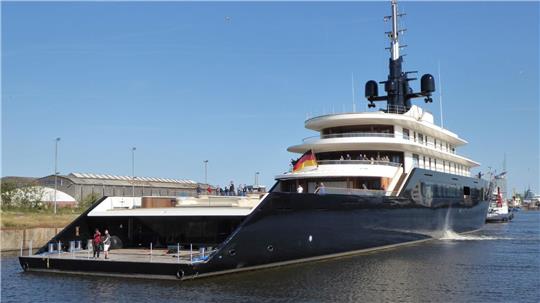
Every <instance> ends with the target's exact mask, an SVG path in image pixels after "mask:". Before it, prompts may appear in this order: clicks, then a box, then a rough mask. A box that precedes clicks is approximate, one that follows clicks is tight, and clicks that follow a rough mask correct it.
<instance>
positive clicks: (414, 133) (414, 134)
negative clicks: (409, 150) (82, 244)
mask: <svg viewBox="0 0 540 303" xmlns="http://www.w3.org/2000/svg"><path fill="white" fill-rule="evenodd" d="M413 136H414V142H416V132H413Z"/></svg>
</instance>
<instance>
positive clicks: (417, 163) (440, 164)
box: [413, 154, 470, 175]
mask: <svg viewBox="0 0 540 303" xmlns="http://www.w3.org/2000/svg"><path fill="white" fill-rule="evenodd" d="M413 166H414V167H419V168H424V169H431V170H434V171H442V172H446V173H452V174H457V175H469V174H470V168H469V167H467V166H465V165H461V164H457V163H454V162H451V161H446V160H440V159H436V158H431V157H426V156H419V155H417V154H413Z"/></svg>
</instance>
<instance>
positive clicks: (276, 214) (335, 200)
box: [20, 170, 489, 279]
mask: <svg viewBox="0 0 540 303" xmlns="http://www.w3.org/2000/svg"><path fill="white" fill-rule="evenodd" d="M422 173H423V171H422V170H417V171H416V174H415V175H411V178H410V179H409V182H408V184H407V185H406V189H405V190H404V191H403V195H402V196H400V197H362V196H354V195H316V194H296V193H282V192H275V191H274V192H271V193H269V194H268V195H267V196H266V197H265V199H264V200H263V201H262V202H261V203H260V204H259V206H258V207H257V208H256V209H255V210H254V211H253V212H252V213H251V214H250V215H249V216H247V217H246V218H245V219H244V220H243V221H242V222H241V223H240V225H238V226H237V227H236V229H235V230H234V231H233V232H232V233H231V234H230V235H229V237H228V238H227V239H226V240H225V241H223V242H222V243H221V244H220V245H219V246H218V248H217V250H216V252H215V253H213V254H212V255H211V256H210V257H209V259H208V260H207V261H206V262H201V263H194V264H171V263H167V264H165V263H148V262H145V263H134V262H115V261H107V262H105V261H96V260H65V259H53V258H47V257H46V256H44V257H37V256H32V257H21V258H20V263H21V266H22V267H23V268H24V269H25V270H49V271H60V272H71V273H81V274H82V273H91V274H110V275H127V276H135V277H139V276H144V277H153V278H171V279H177V278H181V279H188V278H195V277H202V276H207V275H214V274H223V273H228V272H232V271H239V270H249V269H256V268H261V267H268V266H277V265H283V264H289V263H295V262H302V261H310V260H316V259H322V258H329V257H336V256H342V255H346V254H350V253H357V252H361V251H366V250H372V249H377V248H385V247H389V246H395V245H400V244H405V243H411V242H415V241H423V240H428V239H431V238H433V236H434V235H435V234H436V233H438V232H441V231H443V230H445V229H447V228H450V229H451V230H453V231H455V232H459V233H461V232H468V231H473V230H477V229H480V228H481V227H482V226H483V224H484V221H485V218H486V213H487V209H488V205H489V203H488V201H484V199H482V197H478V199H475V200H467V199H463V197H462V198H461V199H450V198H448V199H439V200H438V201H435V200H436V199H433V198H431V200H430V201H431V204H432V205H431V206H425V205H421V204H418V203H417V202H415V199H413V198H410V196H411V195H412V191H413V190H414V188H415V186H416V184H417V183H418V182H420V181H422V178H423V177H422ZM443 175H447V174H440V176H435V177H440V178H443V177H445V176H443ZM433 177H434V176H431V177H430V178H433ZM461 179H462V181H463V182H465V183H467V184H468V183H471V184H474V183H478V181H475V179H472V178H463V177H461ZM476 180H477V179H476ZM484 185H485V184H480V185H478V186H479V188H480V187H482V186H484ZM471 186H472V185H471ZM416 200H417V199H416ZM443 200H444V201H443ZM435 202H437V203H435ZM80 220H84V216H82V217H81V219H80Z"/></svg>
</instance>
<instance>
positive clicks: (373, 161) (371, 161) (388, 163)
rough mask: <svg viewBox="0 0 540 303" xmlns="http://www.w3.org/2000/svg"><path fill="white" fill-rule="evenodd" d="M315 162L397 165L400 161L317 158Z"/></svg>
mask: <svg viewBox="0 0 540 303" xmlns="http://www.w3.org/2000/svg"><path fill="white" fill-rule="evenodd" d="M317 164H320V165H328V164H369V165H387V166H394V167H398V166H400V165H401V163H396V162H390V161H383V160H317Z"/></svg>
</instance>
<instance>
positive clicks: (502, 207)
mask: <svg viewBox="0 0 540 303" xmlns="http://www.w3.org/2000/svg"><path fill="white" fill-rule="evenodd" d="M493 196H494V199H493V201H491V203H490V204H489V208H488V213H487V216H486V222H508V221H510V220H512V219H513V218H514V214H513V213H512V212H510V211H509V209H508V202H507V201H505V199H504V198H503V196H502V193H501V189H500V187H497V191H496V192H495V193H494V194H493Z"/></svg>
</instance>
